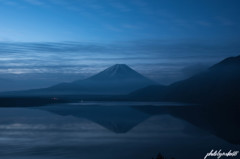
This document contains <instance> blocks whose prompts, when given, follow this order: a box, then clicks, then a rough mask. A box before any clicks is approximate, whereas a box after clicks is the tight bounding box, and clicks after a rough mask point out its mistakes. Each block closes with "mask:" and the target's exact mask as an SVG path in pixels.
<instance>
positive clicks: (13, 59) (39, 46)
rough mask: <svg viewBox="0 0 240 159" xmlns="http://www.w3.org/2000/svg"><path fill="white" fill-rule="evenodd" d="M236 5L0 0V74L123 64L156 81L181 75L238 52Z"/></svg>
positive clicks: (184, 0) (205, 0) (169, 0)
mask: <svg viewBox="0 0 240 159" xmlns="http://www.w3.org/2000/svg"><path fill="white" fill-rule="evenodd" d="M239 5H240V2H239V1H237V0H228V1H227V0H201V1H200V0H199V1H194V0H192V1H190V0H181V1H180V0H11V1H10V0H0V24H1V25H0V78H6V77H8V76H7V75H6V74H8V75H9V74H10V75H16V74H17V75H19V74H23V75H24V74H36V73H37V74H42V75H43V77H45V78H46V79H47V78H48V74H51V73H55V74H68V75H69V74H78V75H79V78H80V77H85V76H88V75H91V74H94V73H96V72H98V71H100V70H102V69H104V68H107V67H109V66H111V65H113V64H115V63H126V64H128V65H130V66H131V67H133V68H134V69H136V70H137V71H139V72H141V73H143V74H144V75H146V76H148V77H150V78H152V79H154V80H156V81H158V82H160V83H169V82H173V81H176V80H179V79H183V78H186V77H188V76H190V75H192V74H193V73H195V72H198V71H200V70H202V69H204V68H206V67H207V66H209V65H211V64H214V63H216V62H218V61H219V60H221V59H223V58H225V57H228V56H235V55H238V54H239V53H240V42H239V41H240V38H239V37H240V10H239V9H238V6H239ZM44 74H46V76H44ZM14 77H15V76H14ZM74 77H75V76H74ZM76 78H77V76H76ZM56 82H57V81H56Z"/></svg>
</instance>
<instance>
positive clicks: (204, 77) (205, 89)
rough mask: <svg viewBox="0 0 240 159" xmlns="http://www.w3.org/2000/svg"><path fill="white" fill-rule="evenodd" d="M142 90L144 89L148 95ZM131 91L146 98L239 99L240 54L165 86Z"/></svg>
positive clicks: (231, 100) (166, 99)
mask: <svg viewBox="0 0 240 159" xmlns="http://www.w3.org/2000/svg"><path fill="white" fill-rule="evenodd" d="M141 92H144V95H143V93H141ZM130 95H131V96H132V98H135V99H141V98H142V99H143V98H145V100H165V101H181V102H197V103H209V102H210V103H211V102H219V103H221V102H226V101H227V102H239V99H240V56H237V57H231V58H227V59H225V60H223V61H221V62H220V63H218V64H216V65H214V66H212V67H210V68H209V69H208V70H206V71H205V72H202V73H200V74H197V75H195V76H193V77H191V78H189V79H186V80H183V81H179V82H176V83H173V84H171V85H169V86H167V87H165V88H162V87H160V88H156V87H152V86H149V87H146V88H143V89H141V90H138V91H135V92H133V93H131V94H130ZM146 95H147V96H146ZM153 97H154V98H153Z"/></svg>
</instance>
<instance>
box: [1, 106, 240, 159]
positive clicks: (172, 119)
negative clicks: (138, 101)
mask: <svg viewBox="0 0 240 159" xmlns="http://www.w3.org/2000/svg"><path fill="white" fill-rule="evenodd" d="M112 105H114V107H113V106H112ZM144 105H145V104H144ZM144 105H141V106H136V105H134V104H131V105H130V106H128V104H126V103H124V104H123V103H112V104H109V103H108V104H106V105H104V104H103V103H101V104H98V103H88V104H87V105H85V104H81V105H78V104H67V105H66V104H65V105H54V106H44V107H35V108H1V111H0V156H1V158H4V159H8V158H9V159H10V158H11V159H12V158H14V159H15V158H16V159H22V158H24V159H25V158H26V159H28V158H31V159H38V158H47V159H48V158H68V159H76V158H84V159H85V158H86V159H88V158H89V159H96V158H101V159H112V158H115V159H122V158H126V159H135V158H137V159H144V158H150V159H151V158H152V157H154V156H156V154H158V152H162V153H163V154H164V156H166V157H168V158H170V157H175V158H176V159H186V158H203V157H204V156H205V154H206V153H207V152H209V151H210V150H211V149H226V150H229V149H233V150H236V149H238V150H239V146H238V145H233V144H232V143H233V141H235V142H236V141H237V140H236V137H237V136H238V135H236V134H235V138H233V139H229V134H228V133H225V132H224V131H222V129H220V128H221V127H219V126H218V124H215V123H217V122H213V121H217V120H213V117H212V118H210V117H209V114H206V113H205V111H203V110H202V109H201V111H200V110H199V108H198V107H189V106H188V107H184V106H180V105H177V106H170V105H168V106H165V105H166V103H165V104H162V105H161V104H159V105H160V106H156V105H155V106H151V105H148V106H146V105H145V106H144ZM219 118H220V117H219ZM225 119H226V118H225ZM225 119H224V118H223V120H225ZM210 120H213V121H211V122H210ZM219 120H220V119H219ZM219 122H222V120H220V121H219ZM228 122H229V121H227V122H226V123H228ZM194 125H195V126H194ZM214 125H215V126H214ZM220 125H222V124H220ZM230 125H231V124H230ZM233 127H234V124H232V126H231V127H230V128H233ZM235 128H236V126H235ZM237 128H238V127H237ZM237 128H236V130H237ZM232 130H233V129H231V130H230V133H231V135H232V134H234V132H232ZM209 132H210V133H209ZM219 132H221V133H219ZM222 132H224V133H222ZM212 134H214V135H212ZM222 134H224V135H222ZM225 136H227V137H225ZM232 136H234V135H232Z"/></svg>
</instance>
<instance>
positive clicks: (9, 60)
mask: <svg viewBox="0 0 240 159" xmlns="http://www.w3.org/2000/svg"><path fill="white" fill-rule="evenodd" d="M239 52H240V45H239V44H238V43H235V44H234V43H231V44H229V43H214V42H211V41H196V40H195V41H194V40H171V41H168V40H147V39H146V40H138V41H122V42H115V43H108V44H107V43H81V42H38V43H34V42H32V43H26V42H25V43H24V42H0V75H1V74H9V73H14V74H26V73H58V74H61V73H62V74H64V73H70V74H71V73H72V74H76V73H77V74H94V73H97V72H99V71H102V70H104V69H105V68H107V67H109V66H111V65H113V64H116V63H125V64H128V65H129V66H131V67H133V68H134V69H136V70H137V71H139V72H140V73H143V74H144V75H146V76H148V77H150V78H152V79H155V80H157V81H159V82H160V83H169V82H173V81H176V80H179V79H182V78H184V77H188V76H190V75H191V74H193V73H192V72H198V70H199V69H200V67H198V68H196V67H195V68H196V69H192V70H191V69H187V68H185V67H188V66H191V67H192V66H194V65H195V64H199V63H201V64H202V65H203V66H205V65H208V66H209V65H211V64H214V63H216V62H218V61H220V60H222V59H224V58H226V57H228V56H235V55H237V54H238V53H239Z"/></svg>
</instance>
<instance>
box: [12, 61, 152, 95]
mask: <svg viewBox="0 0 240 159" xmlns="http://www.w3.org/2000/svg"><path fill="white" fill-rule="evenodd" d="M152 84H155V82H153V81H151V80H150V79H148V78H146V77H144V76H143V75H141V74H140V73H138V72H136V71H134V70H133V69H131V68H130V67H129V66H127V65H125V64H116V65H113V66H111V67H109V68H107V69H106V70H104V71H102V72H100V73H98V74H96V75H94V76H91V77H89V78H87V79H84V80H77V81H73V82H71V83H61V84H58V85H55V86H52V87H49V88H44V89H35V90H28V91H24V92H21V94H24V95H25V94H30V95H73V94H74V95H109V94H110V95H114V94H128V93H130V92H131V91H134V90H137V89H140V88H144V87H146V86H148V85H152ZM15 93H19V92H15ZM13 94H14V93H13Z"/></svg>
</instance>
